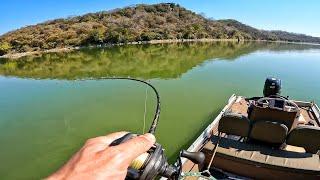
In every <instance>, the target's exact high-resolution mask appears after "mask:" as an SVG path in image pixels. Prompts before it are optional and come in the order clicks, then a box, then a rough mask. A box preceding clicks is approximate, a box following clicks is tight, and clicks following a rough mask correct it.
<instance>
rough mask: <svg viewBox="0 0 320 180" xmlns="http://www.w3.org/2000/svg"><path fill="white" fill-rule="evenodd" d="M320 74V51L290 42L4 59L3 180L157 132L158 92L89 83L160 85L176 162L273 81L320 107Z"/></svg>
mask: <svg viewBox="0 0 320 180" xmlns="http://www.w3.org/2000/svg"><path fill="white" fill-rule="evenodd" d="M319 67H320V46H312V45H297V44H280V43H230V42H229V43H226V42H214V43H182V44H158V45H128V46H119V47H110V48H92V49H90V48H89V49H82V50H79V51H74V52H69V53H50V54H44V55H41V56H37V57H23V58H20V59H17V60H12V59H0V145H1V148H0V159H1V163H0V177H1V179H40V178H43V177H46V176H47V175H49V174H50V173H51V172H53V171H55V170H56V169H57V168H59V167H60V166H61V165H62V164H63V163H64V162H65V161H66V160H67V159H69V158H70V156H71V155H72V154H73V153H74V152H75V151H77V150H78V149H79V147H81V145H82V144H83V143H84V141H85V140H86V139H88V138H91V137H95V136H100V135H105V134H108V133H110V132H114V131H120V130H126V131H132V132H135V133H143V132H145V131H147V129H148V128H149V125H150V123H151V120H152V117H153V112H154V108H155V99H154V93H153V92H152V90H151V89H150V88H147V87H146V86H145V85H143V84H141V83H137V82H131V81H125V80H86V79H88V78H92V79H94V78H99V77H113V76H121V77H127V76H130V77H134V78H140V79H144V80H147V81H149V82H151V83H152V84H153V85H154V86H155V87H156V88H157V89H158V91H159V92H160V96H161V107H162V109H161V115H160V123H159V126H158V129H157V133H156V136H157V141H158V142H159V143H161V144H162V145H163V146H164V147H165V149H166V154H167V155H168V157H169V158H170V159H171V161H174V159H175V157H176V155H177V153H178V151H179V150H180V149H182V148H186V147H188V145H189V144H190V143H191V142H192V141H193V140H194V139H195V138H196V137H197V136H198V135H199V134H200V133H201V131H202V130H203V129H204V128H205V127H206V126H207V125H208V124H209V123H210V122H211V120H212V119H213V118H214V117H215V115H217V113H219V112H220V110H221V109H222V107H223V106H225V104H226V102H227V100H228V98H229V97H230V96H231V95H232V94H233V93H236V94H238V95H243V96H259V95H261V94H262V89H263V83H264V80H265V78H266V77H267V76H276V77H279V78H281V79H282V81H283V90H282V94H283V95H288V96H290V97H291V98H293V99H297V100H306V101H315V102H317V103H318V104H319V103H320V94H319V91H320V78H319V77H320V70H319ZM145 102H146V107H147V108H146V113H145ZM144 114H146V116H145V117H146V121H145V122H144Z"/></svg>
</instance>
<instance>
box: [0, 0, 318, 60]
mask: <svg viewBox="0 0 320 180" xmlns="http://www.w3.org/2000/svg"><path fill="white" fill-rule="evenodd" d="M203 38H208V39H237V40H240V41H241V40H272V41H275V40H281V41H295V42H310V43H320V38H316V37H311V36H306V35H302V34H294V33H288V32H283V31H264V30H258V29H256V28H253V27H250V26H247V25H245V24H242V23H240V22H238V21H236V20H212V19H207V18H205V17H203V16H201V15H199V14H196V13H194V12H192V11H190V10H187V9H185V8H183V7H181V6H179V5H178V4H173V3H161V4H155V5H136V6H132V7H126V8H122V9H115V10H112V11H102V12H97V13H89V14H86V15H83V16H76V17H69V18H66V19H56V20H52V21H48V22H44V23H40V24H37V25H32V26H28V27H24V28H21V29H18V30H15V31H12V32H9V33H6V34H4V35H2V36H0V55H3V54H6V53H16V52H28V51H38V50H46V49H53V48H63V47H75V46H86V45H95V44H104V43H112V44H113V43H128V42H136V41H150V40H163V39H203Z"/></svg>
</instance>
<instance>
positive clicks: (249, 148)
mask: <svg viewBox="0 0 320 180" xmlns="http://www.w3.org/2000/svg"><path fill="white" fill-rule="evenodd" d="M270 133H272V132H270ZM217 140H218V136H213V137H212V139H211V141H212V143H207V144H206V145H205V146H204V147H203V149H202V152H204V153H205V155H206V162H205V167H206V165H208V163H209V160H210V159H211V156H212V152H213V149H214V148H215V145H216V143H217ZM212 166H213V167H216V168H220V169H223V170H225V171H227V172H231V173H235V174H239V175H243V176H247V177H252V178H258V179H265V178H266V177H268V178H269V179H280V178H289V177H290V178H292V177H295V178H297V179H303V178H305V179H319V178H320V159H319V155H317V154H311V153H298V152H290V151H284V150H279V149H276V148H270V146H264V145H257V144H251V143H246V142H240V141H237V140H233V139H229V138H224V137H221V139H220V141H219V146H218V147H217V151H216V154H215V157H214V160H213V165H212Z"/></svg>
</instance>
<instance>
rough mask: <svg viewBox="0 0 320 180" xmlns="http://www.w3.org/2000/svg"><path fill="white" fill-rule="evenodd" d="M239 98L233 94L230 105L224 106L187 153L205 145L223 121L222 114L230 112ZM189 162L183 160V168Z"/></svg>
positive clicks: (229, 101)
mask: <svg viewBox="0 0 320 180" xmlns="http://www.w3.org/2000/svg"><path fill="white" fill-rule="evenodd" d="M238 97H240V96H237V95H235V94H232V95H231V96H230V98H229V100H228V101H227V102H228V104H227V105H225V106H224V108H223V109H222V110H221V111H220V113H219V114H218V115H217V116H216V117H215V119H214V120H213V121H212V122H211V123H210V124H209V125H208V126H207V128H206V129H205V130H204V131H203V132H202V133H201V134H200V135H199V136H198V138H197V139H196V140H195V141H193V143H192V144H191V145H190V146H189V147H188V149H187V151H190V152H195V151H197V150H198V149H199V148H200V146H202V145H204V144H205V142H206V141H207V140H208V139H209V138H210V136H211V135H212V134H211V130H212V128H213V127H214V126H216V125H217V123H218V122H219V120H220V119H221V116H222V114H223V113H224V112H225V111H226V110H228V109H229V108H230V107H231V105H232V104H233V103H234V102H235V101H236V100H237V99H238ZM187 161H188V159H186V158H181V162H182V166H183V165H184V164H185V163H186V162H187Z"/></svg>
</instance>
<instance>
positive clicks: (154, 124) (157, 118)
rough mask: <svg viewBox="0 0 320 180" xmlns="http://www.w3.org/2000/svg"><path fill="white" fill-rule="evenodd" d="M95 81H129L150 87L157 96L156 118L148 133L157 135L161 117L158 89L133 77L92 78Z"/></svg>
mask: <svg viewBox="0 0 320 180" xmlns="http://www.w3.org/2000/svg"><path fill="white" fill-rule="evenodd" d="M92 79H94V80H108V79H110V80H129V81H136V82H140V83H143V84H145V85H147V86H149V87H151V89H152V90H153V92H154V93H155V95H156V108H155V111H154V116H153V120H152V123H151V126H150V128H149V131H148V133H151V134H155V131H156V128H157V126H158V122H159V117H160V109H161V108H160V95H159V93H158V91H157V89H156V88H155V87H154V86H153V85H152V84H150V83H148V82H147V81H144V80H141V79H136V78H131V77H99V78H92Z"/></svg>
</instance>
